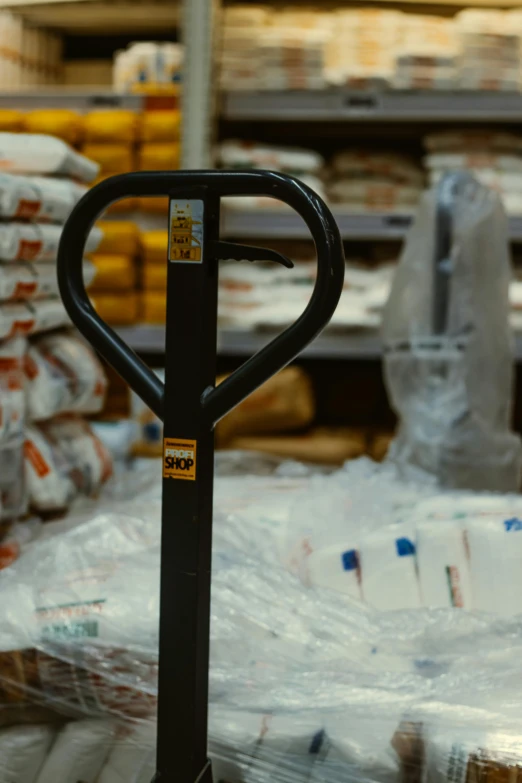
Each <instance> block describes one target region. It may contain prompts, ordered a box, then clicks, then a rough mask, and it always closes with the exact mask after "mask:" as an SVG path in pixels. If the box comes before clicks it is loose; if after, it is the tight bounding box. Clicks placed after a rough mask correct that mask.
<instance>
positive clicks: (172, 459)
mask: <svg viewBox="0 0 522 783" xmlns="http://www.w3.org/2000/svg"><path fill="white" fill-rule="evenodd" d="M196 445H197V443H196V441H195V440H183V439H182V438H176V439H174V438H165V439H164V440H163V478H175V479H183V480H185V481H195V480H196Z"/></svg>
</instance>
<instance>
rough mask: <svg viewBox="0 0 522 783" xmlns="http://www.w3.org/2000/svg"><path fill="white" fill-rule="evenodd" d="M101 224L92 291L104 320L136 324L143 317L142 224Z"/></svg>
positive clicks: (93, 298)
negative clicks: (141, 281) (141, 273)
mask: <svg viewBox="0 0 522 783" xmlns="http://www.w3.org/2000/svg"><path fill="white" fill-rule="evenodd" d="M98 226H99V227H100V229H101V230H102V232H103V238H102V240H101V242H100V245H99V246H98V248H97V250H96V253H94V254H92V255H91V257H90V260H91V263H92V264H93V266H94V270H95V276H94V279H93V281H92V283H91V285H90V286H89V287H88V290H89V294H90V295H91V299H92V301H93V303H94V306H95V308H96V311H97V312H98V313H99V315H100V317H101V318H103V320H104V321H107V322H108V323H117V324H118V325H119V326H127V325H130V324H134V323H136V322H137V321H138V320H139V292H138V284H139V267H138V254H139V230H138V227H137V226H136V224H135V223H133V222H132V221H124V220H121V221H120V220H101V221H99V222H98ZM123 303H124V306H122V305H123Z"/></svg>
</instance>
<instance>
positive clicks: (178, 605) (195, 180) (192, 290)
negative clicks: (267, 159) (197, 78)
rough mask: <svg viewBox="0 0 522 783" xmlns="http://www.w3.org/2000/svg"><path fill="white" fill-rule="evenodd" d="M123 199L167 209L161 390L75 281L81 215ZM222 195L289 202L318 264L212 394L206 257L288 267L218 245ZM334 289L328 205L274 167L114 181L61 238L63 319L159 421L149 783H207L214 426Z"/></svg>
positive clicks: (334, 296)
mask: <svg viewBox="0 0 522 783" xmlns="http://www.w3.org/2000/svg"><path fill="white" fill-rule="evenodd" d="M136 196H139V197H144V196H145V197H147V196H150V197H154V196H166V197H168V198H169V200H170V217H169V252H168V271H167V314H166V349H165V384H164V385H163V384H162V383H161V382H160V381H159V380H158V378H157V377H156V375H155V374H154V373H153V372H152V371H151V370H150V369H149V368H148V367H147V365H146V364H145V363H144V362H143V361H142V360H141V359H140V358H139V357H138V356H137V355H136V354H135V353H134V352H133V351H132V350H131V348H130V347H129V346H128V345H126V344H125V343H124V342H123V341H122V340H121V338H120V337H119V336H118V335H117V334H116V333H115V332H114V331H113V330H112V329H111V328H110V327H109V326H108V325H107V324H106V323H105V322H104V321H103V320H102V319H101V318H100V317H99V316H98V315H97V313H96V312H95V310H94V308H93V306H92V304H91V302H90V301H89V298H88V296H87V293H86V291H85V287H84V283H83V274H82V263H83V255H84V248H85V244H86V241H87V237H88V235H89V232H90V230H91V228H92V226H93V224H94V222H95V220H96V219H97V218H98V217H99V215H100V213H101V212H103V211H104V210H105V209H106V208H107V207H108V206H109V205H110V204H112V203H113V202H114V201H117V200H120V199H124V198H130V197H136ZM224 196H271V197H273V198H275V199H279V200H280V201H283V202H285V203H286V204H288V205H289V206H291V207H292V208H293V209H294V210H295V211H296V212H298V213H299V214H300V215H301V217H302V218H303V219H304V221H305V223H306V224H307V225H308V227H309V229H310V232H311V235H312V238H313V240H314V243H315V247H316V252H317V262H318V266H317V278H316V282H315V287H314V291H313V294H312V297H311V299H310V302H309V304H308V306H307V307H306V309H305V311H304V312H303V314H302V315H301V316H300V318H298V320H297V321H296V322H295V323H294V324H293V325H292V326H290V327H289V328H288V329H286V331H284V332H283V333H282V334H281V335H279V336H278V337H276V338H275V339H274V340H273V341H272V342H271V343H270V344H269V345H267V346H266V347H265V348H263V349H262V350H260V351H259V352H258V353H257V354H255V355H254V356H253V357H251V358H250V359H248V360H247V361H246V362H245V363H244V364H243V365H242V366H241V367H240V368H239V369H238V370H236V371H235V372H234V373H233V374H232V375H231V376H229V377H228V378H227V379H226V380H225V381H223V382H222V383H221V384H220V385H219V386H218V387H216V386H215V377H216V320H217V291H218V263H217V262H218V260H219V259H230V258H236V259H238V260H239V259H248V260H254V259H255V258H258V259H259V260H263V259H268V260H270V259H271V260H274V261H278V262H280V263H282V264H284V265H285V266H291V265H292V264H291V262H289V261H288V259H286V258H285V257H284V256H281V255H280V254H278V253H276V252H274V251H269V250H260V249H259V248H251V247H242V246H237V245H233V244H231V243H228V242H221V241H220V240H219V213H220V199H221V198H222V197H224ZM343 280H344V254H343V246H342V242H341V237H340V235H339V230H338V228H337V224H336V223H335V220H334V218H333V216H332V214H331V212H330V210H329V209H328V207H327V206H326V205H325V204H324V202H323V201H322V200H321V199H320V198H319V197H318V196H317V195H316V194H315V193H314V192H313V191H312V190H311V189H310V188H308V187H307V186H305V185H304V184H302V183H300V182H299V181H298V180H296V179H293V178H292V177H287V176H284V175H282V174H277V173H274V172H268V171H251V172H244V173H240V172H219V171H187V172H139V173H134V174H123V175H121V176H116V177H112V178H110V179H107V180H105V181H104V182H102V183H101V184H99V185H97V186H96V187H94V188H93V189H92V190H90V191H89V192H88V193H87V194H86V195H85V196H84V197H83V198H82V200H81V201H80V202H79V204H78V205H77V206H76V207H75V209H74V210H73V212H72V214H71V216H70V217H69V219H68V221H67V223H66V225H65V227H64V229H63V233H62V238H61V242H60V248H59V253H58V281H59V286H60V293H61V296H62V299H63V301H64V304H65V307H66V309H67V312H68V313H69V315H70V317H71V319H72V321H73V323H74V324H75V325H76V326H77V327H78V329H79V330H80V332H81V333H82V334H83V335H84V336H85V337H86V339H87V340H88V341H89V342H90V343H91V344H92V346H93V347H94V348H95V349H96V350H97V351H98V352H99V353H100V354H101V355H102V356H103V357H104V358H105V359H106V360H107V362H108V363H109V364H111V365H112V367H113V368H114V369H115V370H116V371H117V372H118V373H119V374H120V375H121V376H122V378H123V379H124V380H125V381H127V383H128V384H129V386H130V387H131V388H132V389H133V390H134V391H135V392H136V393H137V394H138V396H139V397H141V398H142V400H143V401H144V402H145V403H146V404H147V405H148V406H149V407H150V408H151V409H152V410H153V411H154V412H155V413H156V414H157V415H158V416H159V417H160V419H162V420H163V422H164V458H163V478H164V480H163V504H162V536H161V578H160V642H159V673H158V715H157V720H158V736H157V773H156V778H157V779H158V780H159V779H161V781H165V783H174V781H175V782H176V783H196V781H197V782H198V783H199V781H204V782H205V783H211V781H212V773H211V767H210V763H209V761H208V758H207V713H208V667H209V631H210V628H209V626H210V568H211V553H212V490H213V476H214V436H213V429H214V426H215V424H216V423H217V422H218V421H219V420H220V419H221V418H222V417H223V416H225V415H226V414H227V413H228V412H229V411H230V410H231V409H232V408H234V407H235V406H236V405H237V404H238V403H240V402H241V401H242V400H243V399H245V397H247V396H248V395H249V394H250V393H251V392H253V391H254V390H255V389H256V388H257V387H258V386H260V385H261V384H262V383H263V382H264V381H266V380H268V378H270V377H271V376H272V375H274V374H275V373H276V372H278V371H279V370H280V369H282V368H283V367H285V366H286V365H287V364H288V363H289V362H291V361H292V360H293V359H294V358H295V357H296V356H297V355H298V354H299V353H300V352H301V351H302V350H303V348H305V347H306V346H307V345H308V344H309V343H310V342H311V341H312V340H313V339H314V338H315V337H316V336H317V335H318V334H319V333H320V332H321V330H322V329H323V328H324V327H325V326H326V325H327V323H328V322H329V320H330V318H331V317H332V315H333V313H334V311H335V308H336V307H337V304H338V301H339V298H340V295H341V292H342V287H343ZM121 306H122V309H124V308H125V296H124V295H122V299H121ZM136 589H139V585H137V586H136ZM240 589H241V585H238V590H240Z"/></svg>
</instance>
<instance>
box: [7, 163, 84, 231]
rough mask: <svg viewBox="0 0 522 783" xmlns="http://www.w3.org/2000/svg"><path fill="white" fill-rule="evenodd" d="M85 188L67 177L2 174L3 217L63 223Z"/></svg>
mask: <svg viewBox="0 0 522 783" xmlns="http://www.w3.org/2000/svg"><path fill="white" fill-rule="evenodd" d="M86 190H87V188H86V187H84V186H83V185H79V184H78V183H77V182H73V181H72V180H67V179H58V178H56V179H52V178H50V177H32V176H20V175H13V174H0V217H2V218H4V219H5V218H11V219H19V220H37V221H40V222H41V221H49V222H50V223H63V222H64V221H65V220H66V219H67V217H68V216H69V214H70V212H71V210H72V209H73V207H74V206H75V205H76V204H77V203H78V201H79V200H80V198H81V197H82V196H83V194H84V193H85V192H86Z"/></svg>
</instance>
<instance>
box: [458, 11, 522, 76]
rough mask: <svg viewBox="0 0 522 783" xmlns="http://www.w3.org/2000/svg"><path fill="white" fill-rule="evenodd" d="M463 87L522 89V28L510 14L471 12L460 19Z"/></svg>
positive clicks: (464, 13) (463, 12)
mask: <svg viewBox="0 0 522 783" xmlns="http://www.w3.org/2000/svg"><path fill="white" fill-rule="evenodd" d="M456 26H457V35H458V39H459V72H458V79H459V86H460V87H461V88H462V89H465V90H506V91H510V92H516V91H517V90H519V89H520V77H521V73H522V47H521V40H522V39H521V37H520V33H521V31H522V26H521V25H520V22H518V21H517V17H516V16H513V15H512V14H511V13H510V12H505V11H490V10H487V9H485V10H483V9H475V8H469V9H466V10H464V11H461V12H460V13H459V14H457V17H456Z"/></svg>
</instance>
